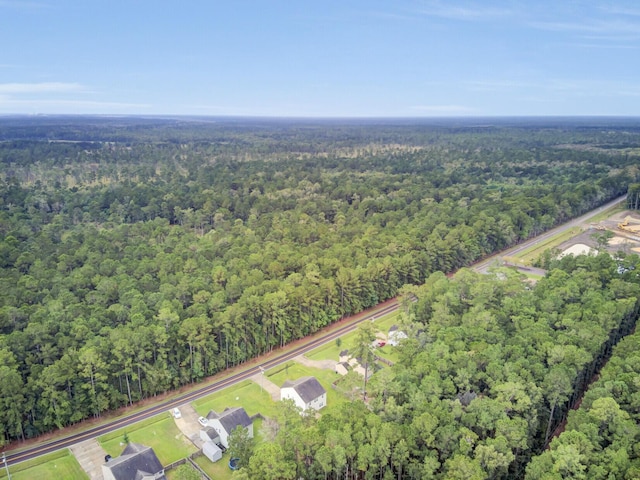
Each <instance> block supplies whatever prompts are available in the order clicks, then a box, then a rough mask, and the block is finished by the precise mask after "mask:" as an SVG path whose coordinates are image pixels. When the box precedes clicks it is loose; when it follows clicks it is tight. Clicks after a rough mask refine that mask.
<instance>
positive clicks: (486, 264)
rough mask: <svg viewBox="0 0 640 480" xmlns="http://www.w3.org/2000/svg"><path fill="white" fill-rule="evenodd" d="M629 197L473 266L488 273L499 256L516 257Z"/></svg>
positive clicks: (624, 196) (619, 199)
mask: <svg viewBox="0 0 640 480" xmlns="http://www.w3.org/2000/svg"><path fill="white" fill-rule="evenodd" d="M626 199H627V196H626V195H623V196H622V197H618V198H616V199H615V200H611V201H610V202H609V203H607V204H605V205H603V206H602V207H599V208H596V209H595V210H592V211H590V212H589V213H585V214H584V215H582V216H581V217H578V218H575V219H573V220H571V221H569V222H567V223H564V224H562V225H560V226H559V227H556V228H554V229H552V230H549V231H548V232H545V233H542V234H540V235H538V236H537V237H534V238H531V239H529V240H527V241H525V242H522V243H520V244H518V245H516V246H515V247H512V248H509V249H507V250H504V251H502V252H500V253H497V254H496V255H492V256H491V257H489V258H486V259H484V260H482V261H481V262H478V263H476V264H475V265H473V266H472V268H473V269H474V270H475V271H477V272H480V273H486V271H487V269H488V268H489V267H490V266H491V265H492V264H493V263H494V262H495V261H496V260H498V258H499V257H515V256H517V255H518V254H519V253H521V252H523V251H524V250H526V249H527V248H530V247H532V246H534V245H538V244H539V243H541V242H544V241H546V240H548V239H549V238H551V237H553V236H554V235H557V234H558V233H562V232H564V231H566V230H569V229H570V228H573V227H577V226H579V225H582V224H584V223H587V222H588V221H589V220H591V219H592V218H593V217H595V216H596V215H598V214H600V213H602V212H603V211H604V210H607V209H609V208H611V207H614V206H616V205H618V204H619V203H622V202H623V201H625V200H626Z"/></svg>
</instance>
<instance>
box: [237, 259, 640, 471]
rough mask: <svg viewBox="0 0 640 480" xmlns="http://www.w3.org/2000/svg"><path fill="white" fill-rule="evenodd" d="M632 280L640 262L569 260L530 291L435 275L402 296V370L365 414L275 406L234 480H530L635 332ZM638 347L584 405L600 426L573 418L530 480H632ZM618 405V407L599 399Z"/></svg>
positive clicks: (506, 282)
mask: <svg viewBox="0 0 640 480" xmlns="http://www.w3.org/2000/svg"><path fill="white" fill-rule="evenodd" d="M638 268H640V258H638V256H636V255H634V256H631V257H628V258H625V259H619V260H614V259H612V258H611V257H610V256H609V255H607V254H601V255H599V256H597V257H596V256H592V257H586V256H582V257H578V258H568V259H566V260H563V261H562V262H561V263H560V264H559V265H558V266H557V268H555V269H553V270H552V271H550V272H549V275H548V276H547V277H546V278H544V279H542V280H540V281H539V282H538V283H537V285H536V286H535V287H529V286H528V285H529V284H528V282H526V281H523V279H522V277H521V276H520V275H519V274H517V273H515V272H513V271H510V270H507V269H497V270H496V271H495V272H494V273H493V274H492V275H486V276H483V275H480V274H476V273H473V272H471V271H469V270H466V269H463V270H461V271H459V272H458V273H457V274H456V275H455V276H454V277H453V278H452V279H448V278H446V277H445V276H444V275H443V274H442V273H435V274H433V275H432V276H431V277H429V279H428V280H427V282H426V284H425V285H423V286H420V287H412V288H410V289H408V290H407V291H406V292H405V296H406V298H409V296H411V298H417V302H416V303H415V304H412V302H410V301H406V302H405V308H406V310H405V312H406V313H405V315H404V318H405V320H404V324H403V325H402V326H401V328H402V329H403V330H404V331H406V332H407V333H408V335H409V338H408V339H406V340H404V341H403V342H402V343H401V345H400V347H399V349H400V360H399V362H397V363H396V364H394V365H393V366H392V367H390V368H385V369H383V370H382V371H379V372H377V373H376V374H375V375H374V376H373V378H372V379H371V380H370V382H369V386H368V391H369V398H370V401H369V405H368V408H367V406H365V404H364V403H362V402H360V401H358V402H350V403H346V404H342V405H340V406H337V407H336V406H333V407H332V406H328V407H327V408H326V409H324V410H323V412H322V416H321V418H320V419H319V420H316V419H315V417H311V416H310V417H305V418H298V419H296V415H295V414H292V413H290V410H291V407H290V406H283V407H281V411H280V413H279V414H278V416H277V417H276V419H275V422H276V428H274V427H271V428H269V429H268V430H267V431H266V434H267V435H271V436H272V437H273V439H272V440H271V442H270V443H266V444H265V445H263V446H260V447H257V449H256V451H255V452H254V454H253V456H252V458H251V460H250V461H249V462H248V465H247V466H246V467H245V468H243V470H245V471H244V472H242V471H241V472H242V473H240V474H238V475H235V476H234V478H238V479H244V478H251V479H252V480H253V479H256V480H264V479H271V478H279V479H285V480H286V479H291V480H293V479H295V478H307V479H318V480H320V479H325V480H327V479H332V480H333V479H354V480H355V479H358V480H374V479H380V480H387V479H428V478H433V479H459V480H481V479H507V478H523V477H524V476H525V468H526V466H527V464H528V463H529V460H530V458H531V456H532V455H533V454H534V452H540V451H541V450H542V449H543V448H544V445H545V442H546V440H547V439H548V438H549V436H550V434H551V432H552V431H553V429H554V428H555V425H556V423H557V422H558V421H559V420H560V419H561V418H563V416H564V414H565V413H566V410H567V408H568V406H569V405H571V404H572V402H573V400H575V399H576V398H578V397H579V396H580V395H581V393H582V392H583V391H584V389H585V388H586V385H587V383H588V382H589V380H590V378H591V377H592V376H593V374H594V372H595V371H596V370H597V368H598V366H599V365H601V364H602V362H603V361H604V360H605V359H606V358H608V354H609V352H610V351H611V348H612V347H613V346H614V345H615V344H616V343H617V342H618V341H619V340H620V339H621V338H622V337H623V336H625V335H627V334H628V333H629V332H630V331H631V329H632V328H633V327H634V325H635V322H636V319H637V316H638V312H639V309H640V302H639V301H638V295H639V294H640V285H639V281H638V278H637V275H636V274H635V273H633V274H630V275H625V274H623V273H620V272H621V271H622V270H624V269H628V270H629V271H630V272H633V271H637V269H638ZM634 341H635V340H627V341H625V342H626V343H623V345H624V346H623V347H622V348H624V349H625V350H624V351H623V352H624V353H625V354H623V355H621V356H620V357H618V358H617V359H615V360H614V361H613V364H612V366H611V367H607V368H609V369H611V370H613V371H612V374H611V375H607V374H606V373H605V372H603V379H602V381H603V382H604V383H602V384H600V383H599V384H597V386H595V387H594V388H592V389H591V391H590V393H589V395H588V396H587V398H586V399H585V402H584V405H585V406H586V405H593V406H594V407H593V408H596V407H597V413H592V414H591V416H586V417H585V416H584V415H582V416H581V415H580V414H573V416H572V417H570V422H569V424H570V426H571V425H574V424H576V425H578V423H579V422H584V423H582V424H581V425H582V427H581V429H580V433H575V434H569V433H565V434H564V435H563V436H561V437H560V439H561V440H562V439H563V437H565V436H566V439H567V441H566V442H565V443H559V442H558V441H555V442H554V443H553V445H552V449H551V452H549V453H545V454H544V455H543V456H542V457H541V459H536V460H535V461H534V462H532V463H531V466H530V467H529V469H528V470H527V471H528V472H529V476H530V478H536V479H542V478H545V479H555V478H558V479H560V478H621V479H623V478H628V479H630V478H636V477H634V476H633V473H632V472H636V474H637V468H638V466H639V465H640V464H639V461H640V460H639V456H640V452H639V451H638V449H637V438H638V426H637V424H636V421H637V418H636V417H637V413H638V412H637V401H636V400H637V398H636V397H637V395H635V394H634V392H635V391H637V390H638V385H637V383H638V382H637V371H636V370H637V368H636V366H635V365H634V362H635V361H636V360H637V358H638V357H637V354H634V355H626V353H627V352H631V350H632V348H633V345H635V344H634V343H633V342H634ZM630 342H631V343H630ZM600 385H602V386H600ZM605 385H606V386H605ZM614 392H615V395H616V398H619V401H620V402H621V403H620V407H617V406H616V405H614V403H615V402H613V400H611V399H607V400H596V398H598V397H603V396H604V397H606V396H609V395H614ZM625 402H626V403H625ZM624 408H629V414H625V413H622V412H621V409H624ZM630 415H633V416H630ZM577 428H578V427H577ZM271 432H277V433H276V434H275V435H273V434H272V433H271ZM270 439H271V437H270ZM611 442H618V443H617V444H615V445H612V446H611V447H608V445H609V444H610V443H611ZM554 461H555V463H554ZM608 461H610V462H611V463H610V464H609V465H610V469H609V470H607V469H606V466H607V462H608ZM590 462H592V464H593V465H594V466H593V467H592V468H591V469H590V470H589V472H587V471H586V465H589V464H591V463H590ZM632 466H635V467H632ZM623 468H625V469H626V470H624V471H623V470H622V469H623ZM596 471H597V472H598V474H597V475H596V474H594V472H596ZM283 472H286V473H283ZM534 472H537V474H534ZM540 472H555V474H554V475H547V474H545V473H540ZM584 473H589V475H585V476H580V475H581V474H584ZM611 474H613V475H614V476H607V475H611ZM625 474H626V475H627V476H625ZM545 475H547V476H545ZM528 478H529V477H528Z"/></svg>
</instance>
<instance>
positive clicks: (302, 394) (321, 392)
mask: <svg viewBox="0 0 640 480" xmlns="http://www.w3.org/2000/svg"><path fill="white" fill-rule="evenodd" d="M285 398H288V399H290V400H293V402H294V403H295V404H296V406H297V407H299V408H300V409H301V410H302V411H303V412H306V411H307V410H310V409H311V410H320V409H321V408H323V407H325V406H326V405H327V391H326V390H325V389H324V387H323V386H322V385H320V382H318V380H317V379H316V378H315V377H302V378H299V379H298V380H287V381H286V382H284V383H283V384H282V387H281V388H280V399H281V400H284V399H285Z"/></svg>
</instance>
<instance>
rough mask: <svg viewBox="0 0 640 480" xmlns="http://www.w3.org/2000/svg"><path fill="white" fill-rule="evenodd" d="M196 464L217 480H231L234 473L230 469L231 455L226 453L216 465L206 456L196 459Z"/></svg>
mask: <svg viewBox="0 0 640 480" xmlns="http://www.w3.org/2000/svg"><path fill="white" fill-rule="evenodd" d="M195 462H196V463H197V464H198V465H199V466H200V468H202V470H204V471H205V472H206V473H207V475H209V477H211V478H213V479H215V480H229V479H230V478H231V474H232V471H231V469H230V468H229V454H228V453H224V454H223V455H222V458H221V459H220V460H218V461H217V462H216V463H211V462H210V461H209V459H208V458H207V457H205V456H204V455H201V456H199V457H198V458H196V459H195Z"/></svg>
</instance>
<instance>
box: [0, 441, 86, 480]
mask: <svg viewBox="0 0 640 480" xmlns="http://www.w3.org/2000/svg"><path fill="white" fill-rule="evenodd" d="M9 473H11V478H12V479H13V480H31V479H34V478H37V479H38V480H47V479H51V480H59V479H66V478H69V479H76V478H77V479H87V480H88V479H89V476H88V475H87V474H86V473H85V471H84V470H82V468H81V467H80V464H79V463H78V461H77V460H76V457H74V456H73V455H72V454H71V452H70V451H69V449H66V448H65V449H64V450H60V451H58V452H54V453H50V454H49V455H44V456H42V457H38V458H36V459H34V460H29V461H27V462H22V463H19V464H18V465H15V466H12V467H11V468H10V469H9ZM0 478H7V471H6V470H5V469H4V468H2V471H0Z"/></svg>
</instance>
